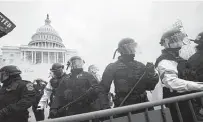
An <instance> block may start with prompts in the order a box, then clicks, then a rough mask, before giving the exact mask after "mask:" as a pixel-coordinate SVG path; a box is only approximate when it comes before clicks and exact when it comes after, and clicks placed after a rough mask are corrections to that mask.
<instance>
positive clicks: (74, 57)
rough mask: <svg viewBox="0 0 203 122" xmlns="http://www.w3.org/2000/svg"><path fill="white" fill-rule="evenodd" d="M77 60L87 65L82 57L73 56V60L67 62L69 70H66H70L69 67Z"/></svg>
mask: <svg viewBox="0 0 203 122" xmlns="http://www.w3.org/2000/svg"><path fill="white" fill-rule="evenodd" d="M76 59H79V60H81V61H82V62H83V64H84V63H85V61H84V60H83V59H82V58H81V57H80V56H73V57H71V58H70V59H69V61H68V62H67V69H66V70H68V68H69V66H70V65H71V63H72V62H73V61H74V60H76Z"/></svg>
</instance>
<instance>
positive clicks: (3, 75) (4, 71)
mask: <svg viewBox="0 0 203 122" xmlns="http://www.w3.org/2000/svg"><path fill="white" fill-rule="evenodd" d="M21 73H22V72H21V70H20V69H19V68H18V67H17V66H14V65H7V66H4V67H2V68H1V69H0V81H1V82H2V83H3V82H4V81H6V80H7V79H9V77H11V76H15V75H20V74H21Z"/></svg>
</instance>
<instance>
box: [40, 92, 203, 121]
mask: <svg viewBox="0 0 203 122" xmlns="http://www.w3.org/2000/svg"><path fill="white" fill-rule="evenodd" d="M198 97H203V92H197V93H191V94H187V95H181V96H176V97H171V98H165V99H162V100H157V101H153V102H144V103H139V104H135V105H128V106H124V107H117V108H112V109H106V110H100V111H95V112H89V113H83V114H78V115H72V116H66V117H60V118H56V119H47V120H44V121H43V122H64V120H65V121H66V122H72V121H84V120H89V119H95V118H101V117H106V116H113V115H116V114H121V113H127V112H130V111H136V110H138V109H144V108H146V107H147V108H149V107H152V106H158V105H162V104H170V103H173V102H178V101H185V100H189V99H193V98H198Z"/></svg>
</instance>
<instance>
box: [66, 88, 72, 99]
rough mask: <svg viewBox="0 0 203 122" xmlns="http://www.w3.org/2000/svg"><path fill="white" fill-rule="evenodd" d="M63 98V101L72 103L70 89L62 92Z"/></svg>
mask: <svg viewBox="0 0 203 122" xmlns="http://www.w3.org/2000/svg"><path fill="white" fill-rule="evenodd" d="M64 98H65V100H69V101H72V99H73V93H72V90H70V89H67V90H65V91H64Z"/></svg>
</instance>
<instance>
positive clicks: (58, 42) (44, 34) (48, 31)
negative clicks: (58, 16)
mask: <svg viewBox="0 0 203 122" xmlns="http://www.w3.org/2000/svg"><path fill="white" fill-rule="evenodd" d="M28 45H29V46H36V47H45V48H65V46H64V44H63V43H62V39H61V37H60V36H59V34H58V32H57V31H56V30H55V29H54V28H53V27H52V26H51V20H50V19H49V15H48V14H47V18H46V20H45V25H43V26H41V27H40V28H38V29H37V31H36V33H35V34H33V36H32V41H30V43H29V44H28Z"/></svg>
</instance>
